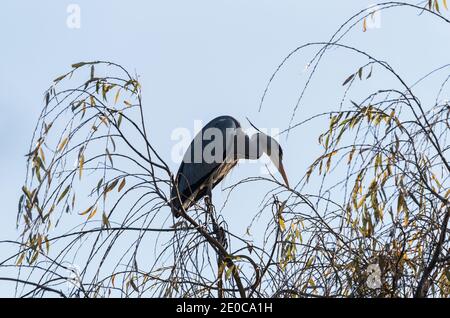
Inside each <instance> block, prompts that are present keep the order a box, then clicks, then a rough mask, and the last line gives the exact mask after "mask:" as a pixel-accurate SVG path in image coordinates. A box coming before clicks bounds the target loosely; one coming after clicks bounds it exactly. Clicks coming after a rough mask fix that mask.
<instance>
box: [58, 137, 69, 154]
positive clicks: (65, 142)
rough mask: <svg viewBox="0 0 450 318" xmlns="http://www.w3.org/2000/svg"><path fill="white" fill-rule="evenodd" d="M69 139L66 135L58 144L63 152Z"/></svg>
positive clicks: (59, 149) (59, 150)
mask: <svg viewBox="0 0 450 318" xmlns="http://www.w3.org/2000/svg"><path fill="white" fill-rule="evenodd" d="M68 141H69V139H68V138H67V137H66V138H64V139H63V140H61V143H60V144H59V146H58V152H61V151H62V150H63V149H64V147H65V146H66V145H67V142H68Z"/></svg>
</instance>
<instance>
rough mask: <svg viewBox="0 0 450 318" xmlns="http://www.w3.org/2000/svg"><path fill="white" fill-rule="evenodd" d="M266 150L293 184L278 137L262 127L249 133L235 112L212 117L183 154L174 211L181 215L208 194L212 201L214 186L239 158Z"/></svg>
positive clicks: (173, 196) (255, 156)
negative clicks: (235, 115) (288, 174)
mask: <svg viewBox="0 0 450 318" xmlns="http://www.w3.org/2000/svg"><path fill="white" fill-rule="evenodd" d="M264 153H265V154H267V155H268V157H269V158H270V159H271V161H272V162H273V163H274V165H275V166H276V167H277V169H278V171H279V172H280V174H281V176H282V178H283V180H284V182H285V183H286V185H287V187H288V188H289V182H288V179H287V176H286V173H285V170H284V167H283V163H282V159H283V150H282V149H281V147H280V145H279V144H278V142H277V141H276V140H275V139H274V138H272V137H270V136H268V135H266V134H264V133H263V132H261V131H259V130H258V132H257V133H255V134H254V135H252V136H251V137H249V136H248V135H247V134H245V133H244V132H243V130H242V128H241V125H240V123H239V122H238V121H237V120H236V119H234V118H233V117H231V116H220V117H217V118H215V119H213V120H211V121H210V122H209V123H208V124H207V125H205V126H204V127H203V129H202V130H201V131H200V132H199V133H198V134H197V135H196V136H195V138H194V139H193V141H192V142H191V144H190V146H189V148H188V149H187V151H186V153H185V155H184V157H183V161H182V163H181V165H180V167H179V170H178V173H177V175H176V178H175V180H174V182H175V184H174V186H173V187H172V191H171V208H172V213H173V215H174V216H175V217H179V216H180V215H181V214H182V213H183V211H187V209H189V208H190V207H192V206H193V205H194V204H195V203H196V202H197V201H199V200H200V199H201V198H203V197H205V196H208V197H209V202H210V203H211V200H212V198H211V195H212V194H211V192H212V189H213V188H214V187H215V186H216V185H217V184H219V183H220V182H221V181H222V179H223V178H224V177H225V176H226V175H227V174H228V173H229V172H230V170H231V169H233V168H234V167H235V166H236V164H237V163H238V161H239V159H259V158H260V157H261V156H262V155H263V154H264ZM205 199H206V198H205Z"/></svg>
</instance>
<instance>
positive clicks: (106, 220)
mask: <svg viewBox="0 0 450 318" xmlns="http://www.w3.org/2000/svg"><path fill="white" fill-rule="evenodd" d="M102 221H103V224H104V225H105V226H106V227H110V224H109V219H108V216H107V215H106V214H105V213H104V212H103V214H102Z"/></svg>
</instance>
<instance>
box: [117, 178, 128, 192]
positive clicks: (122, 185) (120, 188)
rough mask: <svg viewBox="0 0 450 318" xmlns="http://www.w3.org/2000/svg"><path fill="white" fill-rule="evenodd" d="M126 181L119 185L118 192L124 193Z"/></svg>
mask: <svg viewBox="0 0 450 318" xmlns="http://www.w3.org/2000/svg"><path fill="white" fill-rule="evenodd" d="M125 184H126V181H125V178H123V179H122V181H121V182H120V184H119V188H118V189H117V191H118V192H120V191H122V189H123V187H124V186H125Z"/></svg>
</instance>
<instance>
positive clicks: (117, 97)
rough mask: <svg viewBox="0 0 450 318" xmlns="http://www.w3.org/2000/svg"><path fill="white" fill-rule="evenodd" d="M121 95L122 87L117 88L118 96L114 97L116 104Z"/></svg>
mask: <svg viewBox="0 0 450 318" xmlns="http://www.w3.org/2000/svg"><path fill="white" fill-rule="evenodd" d="M119 96H120V88H119V89H118V90H117V93H116V97H114V105H115V104H117V101H118V100H119Z"/></svg>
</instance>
